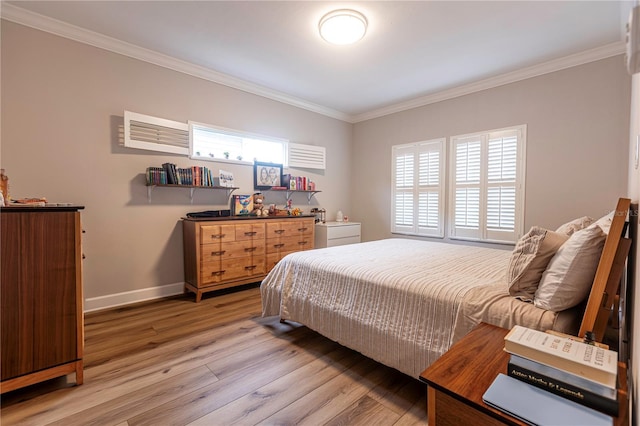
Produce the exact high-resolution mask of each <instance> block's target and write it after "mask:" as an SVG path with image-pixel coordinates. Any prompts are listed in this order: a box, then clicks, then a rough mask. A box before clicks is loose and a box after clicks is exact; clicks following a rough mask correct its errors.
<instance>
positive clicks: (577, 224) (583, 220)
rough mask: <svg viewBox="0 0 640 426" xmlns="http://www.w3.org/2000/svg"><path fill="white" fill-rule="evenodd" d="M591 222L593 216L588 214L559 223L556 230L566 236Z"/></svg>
mask: <svg viewBox="0 0 640 426" xmlns="http://www.w3.org/2000/svg"><path fill="white" fill-rule="evenodd" d="M592 223H593V218H591V217H589V216H582V217H579V218H577V219H574V220H572V221H571V222H567V223H565V224H564V225H560V227H559V228H558V229H556V232H558V233H560V234H565V235H567V236H569V237H570V236H571V235H573V234H574V233H575V232H577V231H579V230H581V229H584V228H586V227H587V226H589V225H591V224H592Z"/></svg>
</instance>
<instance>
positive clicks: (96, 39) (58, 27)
mask: <svg viewBox="0 0 640 426" xmlns="http://www.w3.org/2000/svg"><path fill="white" fill-rule="evenodd" d="M0 7H1V9H0V17H1V18H2V19H6V20H7V21H11V22H15V23H17V24H21V25H25V26H28V27H31V28H34V29H37V30H41V31H45V32H48V33H51V34H55V35H57V36H60V37H64V38H68V39H71V40H74V41H77V42H80V43H84V44H88V45H91V46H94V47H97V48H100V49H104V50H107V51H110V52H114V53H118V54H121V55H124V56H128V57H130V58H134V59H138V60H141V61H144V62H148V63H151V64H154V65H158V66H161V67H164V68H168V69H171V70H173V71H178V72H181V73H184V74H188V75H191V76H194V77H198V78H201V79H203V80H208V81H211V82H214V83H218V84H221V85H224V86H227V87H231V88H234V89H238V90H242V91H244V92H247V93H251V94H254V95H258V96H262V97H264V98H267V99H272V100H275V101H278V102H282V103H284V104H288V105H292V106H294V107H298V108H301V109H305V110H307V111H311V112H315V113H318V114H321V115H325V116H327V117H331V118H335V119H337V120H341V121H345V122H347V123H352V124H353V123H359V122H361V121H366V120H371V119H374V118H379V117H383V116H385V115H390V114H394V113H397V112H402V111H406V110H409V109H413V108H418V107H421V106H425V105H429V104H433V103H436V102H442V101H445V100H448V99H453V98H457V97H460V96H464V95H468V94H471V93H475V92H479V91H482V90H487V89H491V88H494V87H498V86H503V85H505V84H509V83H514V82H517V81H521V80H525V79H528V78H532V77H537V76H540V75H544V74H548V73H552V72H555V71H560V70H563V69H566V68H570V67H574V66H577V65H583V64H586V63H589V62H593V61H598V60H601V59H606V58H609V57H612V56H616V55H620V54H623V53H624V52H625V45H624V42H622V41H620V42H616V43H611V44H607V45H604V46H601V47H598V48H595V49H591V50H587V51H584V52H580V53H576V54H573V55H569V56H566V57H563V58H560V59H555V60H552V61H548V62H545V63H542V64H538V65H534V66H531V67H527V68H523V69H520V70H517V71H513V72H510V73H506V74H502V75H499V76H495V77H490V78H487V79H484V80H481V81H477V82H474V83H469V84H465V85H462V86H458V87H454V88H451V89H447V90H443V91H440V92H437V93H433V94H429V95H425V96H421V97H418V98H415V99H411V100H408V101H406V102H399V103H395V104H392V105H389V106H386V107H383V108H379V109H375V110H372V111H368V112H365V113H362V114H356V115H349V114H346V113H344V112H341V111H337V110H334V109H332V108H327V107H324V106H322V105H318V104H314V103H312V102H308V101H306V100H304V99H299V98H296V97H293V96H290V95H287V94H285V93H282V92H278V91H276V90H273V89H269V88H267V87H264V86H260V85H258V84H254V83H251V82H248V81H246V80H242V79H239V78H236V77H233V76H230V75H228V74H224V73H221V72H218V71H214V70H212V69H209V68H206V67H203V66H200V65H195V64H192V63H190V62H187V61H183V60H180V59H177V58H174V57H171V56H168V55H164V54H161V53H158V52H155V51H153V50H150V49H145V48H143V47H140V46H136V45H134V44H131V43H127V42H124V41H122V40H118V39H115V38H113V37H108V36H105V35H103V34H99V33H96V32H94V31H90V30H86V29H84V28H80V27H77V26H75V25H71V24H68V23H66V22H62V21H59V20H57V19H53V18H50V17H47V16H44V15H40V14H37V13H34V12H31V11H28V10H26V9H23V8H21V7H18V6H15V5H12V4H9V3H6V2H2V3H1V5H0Z"/></svg>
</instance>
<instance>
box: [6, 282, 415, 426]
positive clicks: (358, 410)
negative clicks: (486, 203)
mask: <svg viewBox="0 0 640 426" xmlns="http://www.w3.org/2000/svg"><path fill="white" fill-rule="evenodd" d="M260 313H261V305H260V291H259V289H258V288H256V287H253V288H249V289H245V290H242V291H236V292H228V293H226V294H218V295H216V294H215V293H213V294H210V295H207V296H205V297H204V298H203V300H202V302H200V303H198V304H196V303H194V301H193V295H190V296H181V297H178V298H172V299H164V300H158V301H152V302H148V303H143V304H138V305H133V306H128V307H123V308H117V309H113V310H108V311H103V312H98V313H91V314H87V315H86V319H85V357H84V359H85V372H84V384H83V385H81V386H75V385H74V378H73V375H71V376H69V377H68V378H60V379H54V380H51V381H49V382H45V383H42V384H39V385H34V386H31V387H28V388H24V389H20V390H17V391H13V392H9V393H6V394H4V395H2V409H1V411H0V421H1V423H2V425H5V426H6V425H49V424H54V425H65V426H67V425H90V424H95V425H117V426H124V425H131V426H133V425H228V424H239V425H255V424H264V425H294V424H295V425H298V424H301V425H373V424H375V425H410V424H426V422H427V414H426V385H424V384H421V383H420V382H418V381H417V380H416V379H413V378H410V377H408V376H406V375H404V374H402V373H399V372H398V371H396V370H393V369H390V368H387V367H385V366H383V365H381V364H378V363H376V362H374V361H372V360H370V359H368V358H366V357H364V356H362V355H360V354H359V353H357V352H354V351H351V350H349V349H346V348H344V347H342V346H340V345H338V344H337V343H335V342H332V341H331V340H329V339H326V338H324V337H322V336H320V335H319V334H317V333H315V332H313V331H311V330H309V329H308V328H306V327H304V326H301V325H299V324H295V323H285V324H281V323H280V322H279V320H278V318H277V317H269V318H262V317H261V316H260Z"/></svg>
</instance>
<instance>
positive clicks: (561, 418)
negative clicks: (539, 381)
mask: <svg viewBox="0 0 640 426" xmlns="http://www.w3.org/2000/svg"><path fill="white" fill-rule="evenodd" d="M482 400H483V401H484V402H485V403H486V404H487V405H490V406H492V407H493V408H495V409H497V410H500V411H503V412H505V413H507V414H509V415H510V416H512V417H515V418H517V419H520V420H521V421H523V422H525V423H527V424H530V425H554V426H585V425H590V426H599V425H613V417H611V416H609V415H607V414H604V413H601V412H599V411H596V410H593V409H591V408H588V407H585V406H583V405H581V404H578V403H576V402H573V401H569V400H568V399H566V398H561V397H559V396H557V395H554V394H552V393H551V392H547V391H544V390H542V389H540V388H537V387H535V386H531V385H528V384H526V383H524V382H521V381H520V380H516V379H514V378H513V377H509V376H507V375H506V374H498V376H497V377H496V378H495V380H494V381H493V383H492V384H491V386H489V388H488V389H487V391H486V392H485V393H484V395H482Z"/></svg>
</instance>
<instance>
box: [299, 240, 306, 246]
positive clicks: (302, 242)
mask: <svg viewBox="0 0 640 426" xmlns="http://www.w3.org/2000/svg"><path fill="white" fill-rule="evenodd" d="M307 243H308V241H300V242H298V245H301V246H303V245H305V244H307Z"/></svg>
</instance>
